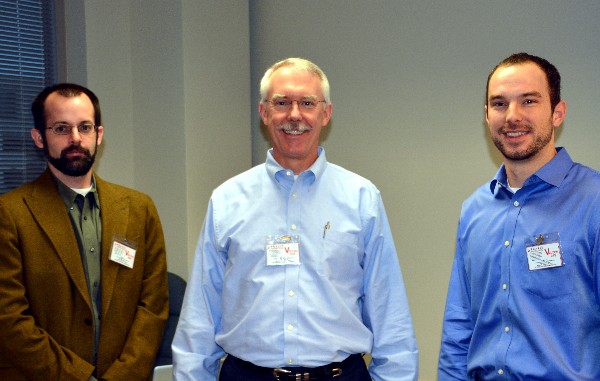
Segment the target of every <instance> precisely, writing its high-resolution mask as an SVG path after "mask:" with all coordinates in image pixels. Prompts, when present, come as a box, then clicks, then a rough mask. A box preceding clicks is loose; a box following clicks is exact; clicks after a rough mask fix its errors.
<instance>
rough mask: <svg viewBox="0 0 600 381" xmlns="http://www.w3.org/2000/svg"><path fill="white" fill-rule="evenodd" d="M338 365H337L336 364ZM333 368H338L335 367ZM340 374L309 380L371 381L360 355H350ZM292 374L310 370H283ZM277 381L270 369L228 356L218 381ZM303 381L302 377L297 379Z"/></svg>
mask: <svg viewBox="0 0 600 381" xmlns="http://www.w3.org/2000/svg"><path fill="white" fill-rule="evenodd" d="M338 364H339V363H338ZM335 367H338V366H337V365H336V366H335ZM340 368H341V369H342V373H341V374H340V375H339V376H337V377H333V375H320V376H319V377H318V378H314V377H313V376H312V375H311V377H310V378H309V380H311V381H312V380H319V381H371V376H370V375H369V372H368V371H367V366H366V365H365V362H364V360H363V358H362V356H360V355H352V356H350V357H349V358H348V359H347V360H345V361H344V362H343V363H342V365H341V366H340ZM285 369H288V370H291V371H292V372H294V373H304V372H308V373H310V372H311V368H292V367H290V368H285ZM279 379H280V380H281V381H286V380H295V379H296V378H295V377H294V376H287V375H282V376H281V377H280V378H279ZM274 380H277V378H275V376H274V375H273V372H272V370H271V369H268V368H263V367H259V366H256V365H253V364H251V363H249V362H246V361H242V360H240V359H238V358H236V357H233V356H231V355H228V356H227V358H225V361H224V362H223V365H222V367H221V373H220V374H219V381H274ZM299 380H300V381H304V380H305V379H304V378H303V377H300V378H299Z"/></svg>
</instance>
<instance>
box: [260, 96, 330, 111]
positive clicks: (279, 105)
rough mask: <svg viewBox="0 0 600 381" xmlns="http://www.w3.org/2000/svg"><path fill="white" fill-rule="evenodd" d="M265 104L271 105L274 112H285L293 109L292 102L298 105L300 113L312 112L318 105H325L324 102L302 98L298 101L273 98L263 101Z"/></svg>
mask: <svg viewBox="0 0 600 381" xmlns="http://www.w3.org/2000/svg"><path fill="white" fill-rule="evenodd" d="M265 102H268V103H270V104H271V106H272V107H273V109H274V110H275V111H281V112H287V111H290V110H291V109H292V107H293V104H294V102H296V104H297V105H298V108H299V109H300V111H313V110H314V109H316V108H317V105H318V104H319V103H326V101H324V100H318V99H313V98H302V99H300V100H295V99H288V98H273V99H265Z"/></svg>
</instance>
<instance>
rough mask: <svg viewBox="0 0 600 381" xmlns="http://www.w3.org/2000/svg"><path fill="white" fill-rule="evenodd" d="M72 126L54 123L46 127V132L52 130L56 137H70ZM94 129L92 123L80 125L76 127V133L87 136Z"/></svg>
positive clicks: (94, 126)
mask: <svg viewBox="0 0 600 381" xmlns="http://www.w3.org/2000/svg"><path fill="white" fill-rule="evenodd" d="M73 127H74V126H72V125H70V124H68V123H56V124H55V125H54V126H52V127H46V129H47V130H52V132H54V133H55V134H56V135H70V134H71V130H73ZM95 129H96V125H95V124H93V123H81V124H80V125H78V126H77V131H78V132H79V133H80V134H82V135H87V134H89V133H90V132H92V131H94V130H95Z"/></svg>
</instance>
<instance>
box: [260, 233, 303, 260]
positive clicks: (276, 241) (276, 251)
mask: <svg viewBox="0 0 600 381" xmlns="http://www.w3.org/2000/svg"><path fill="white" fill-rule="evenodd" d="M265 256H266V262H267V266H287V265H299V264H300V242H298V236H289V235H284V236H268V237H267V244H266V246H265Z"/></svg>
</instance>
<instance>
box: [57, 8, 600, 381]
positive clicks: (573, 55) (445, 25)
mask: <svg viewBox="0 0 600 381" xmlns="http://www.w3.org/2000/svg"><path fill="white" fill-rule="evenodd" d="M61 1H64V2H65V3H66V4H67V9H68V10H69V9H70V10H71V11H70V12H66V16H65V17H66V18H67V20H69V17H70V18H71V20H72V21H73V24H72V25H73V29H72V30H71V31H70V30H69V28H68V27H67V32H66V36H67V37H66V39H67V42H68V43H69V44H71V45H70V46H72V47H73V48H72V49H66V51H67V53H68V54H67V56H68V57H70V58H69V59H70V61H69V63H68V65H67V78H68V77H69V75H70V78H74V79H78V80H79V79H80V78H86V80H87V84H88V85H89V86H90V87H91V88H92V89H93V90H95V91H96V92H97V93H98V95H99V97H100V100H101V102H102V106H103V112H104V122H105V123H104V124H105V127H106V130H105V143H106V144H105V147H104V149H103V152H102V157H101V159H100V166H99V167H98V170H99V172H100V175H101V176H103V177H104V178H106V179H108V180H111V181H114V182H118V183H121V184H124V185H128V186H132V187H135V188H137V189H140V190H142V191H145V192H147V193H149V194H150V195H151V196H152V197H153V198H154V200H155V202H156V204H157V206H158V209H159V212H160V214H161V218H162V221H163V225H164V229H165V234H166V237H167V249H168V263H169V267H170V269H171V270H172V271H174V272H177V273H179V274H181V275H183V276H187V272H188V266H189V265H190V264H191V261H192V255H193V250H194V247H195V245H196V239H197V235H198V232H199V230H200V227H201V224H202V219H203V216H204V212H205V210H206V203H207V201H208V198H209V196H210V192H211V191H212V189H213V188H214V187H215V186H217V185H218V184H219V183H221V182H222V181H224V180H225V179H227V178H229V177H231V176H233V175H235V174H237V173H239V172H241V171H243V170H245V169H247V168H249V167H250V166H252V165H255V164H258V163H261V162H263V161H264V158H265V153H266V150H267V148H268V142H267V141H266V139H265V137H264V135H263V133H262V130H261V127H260V123H259V119H258V117H257V112H256V109H257V103H258V91H257V87H258V80H259V79H260V76H261V75H262V73H263V72H264V70H265V69H266V68H267V67H268V66H269V65H270V64H271V63H273V62H274V61H276V60H279V59H281V58H285V57H288V56H301V57H305V58H308V59H311V60H313V61H315V62H316V63H317V64H319V65H320V66H321V67H322V68H323V69H324V70H325V72H326V73H327V74H328V76H329V80H330V82H331V88H332V100H333V105H334V108H333V110H334V111H333V118H332V122H331V125H330V127H329V130H328V131H327V133H326V137H325V139H324V141H323V145H324V146H325V147H326V150H327V156H328V158H329V159H330V160H331V161H332V162H335V163H337V164H340V165H342V166H344V167H346V168H348V169H350V170H352V171H354V172H357V173H359V174H361V175H363V176H365V177H367V178H369V179H371V180H372V181H373V182H374V183H375V184H376V185H377V186H378V187H379V189H380V190H381V192H382V194H383V197H384V202H385V204H386V208H387V212H388V215H389V218H390V223H391V225H392V229H393V232H394V238H395V241H396V246H397V248H398V252H399V258H400V262H401V265H402V270H403V273H404V277H405V281H406V287H407V291H408V294H409V299H410V300H409V301H410V306H411V310H412V314H413V319H414V323H415V327H416V331H417V340H418V343H419V347H420V351H421V359H420V360H421V367H420V379H421V380H435V379H436V364H437V356H438V350H439V341H440V334H441V324H442V314H443V307H444V303H445V296H446V289H447V284H448V277H449V272H450V267H451V263H452V258H453V255H454V233H455V229H456V221H457V218H458V215H459V212H460V204H461V202H462V200H463V199H464V198H465V197H467V196H468V195H469V194H470V193H471V192H472V191H473V190H474V189H475V188H476V187H477V186H479V185H480V184H482V183H483V182H486V181H488V180H489V179H490V178H491V177H492V176H493V174H494V173H495V171H496V169H497V167H498V166H499V164H500V163H501V158H500V157H499V156H498V154H497V153H496V152H495V149H494V148H493V146H491V145H490V143H489V140H488V134H487V130H486V127H485V124H484V114H483V103H484V90H485V81H486V78H487V74H488V72H489V71H490V70H491V68H492V67H493V66H494V65H495V64H496V63H497V62H498V61H500V60H501V59H502V58H504V57H506V56H507V55H509V54H511V53H513V52H517V51H527V52H530V53H533V54H537V55H541V56H543V57H545V58H547V59H549V60H550V61H551V62H553V63H554V64H555V65H556V66H557V67H558V68H559V70H560V71H561V73H562V76H563V98H564V99H565V100H566V101H567V103H568V106H569V107H568V112H567V118H566V122H565V124H564V125H563V127H562V130H563V131H561V132H560V134H559V137H558V140H557V144H558V145H562V146H566V147H567V148H568V149H569V151H570V154H571V155H572V157H573V158H574V159H575V160H577V161H580V162H583V163H584V164H587V165H590V166H593V167H596V168H600V150H598V149H597V145H598V141H599V139H600V132H599V130H598V125H599V124H600V107H599V106H600V105H599V101H598V100H599V99H600V75H599V74H600V73H599V69H598V62H600V45H599V44H598V43H597V39H598V36H600V23H598V22H597V19H598V18H599V17H600V2H598V1H597V0H587V1H583V0H578V1H573V2H564V1H559V0H553V1H541V0H530V1H527V2H522V1H516V0H507V1H503V2H495V1H481V0H477V1H476V0H464V1H463V0H461V1H458V0H454V1H431V0H429V1H428V0H405V1H369V2H366V1H361V0H346V1H335V0H319V1H316V0H303V1H281V0H260V1H259V0H256V1H248V2H243V1H235V0H230V1H216V0H213V1H205V0H203V1H200V0H177V1H175V0H173V1H166V0H145V1H142V0H130V1H119V2H117V1H106V2H105V1H87V2H85V7H83V6H82V1H83V0H61ZM69 5H71V7H70V6H69ZM79 8H82V9H84V10H83V11H77V12H75V11H73V10H78V9H79ZM81 13H83V15H81ZM74 17H83V19H84V20H85V22H84V26H83V28H82V29H83V32H81V30H80V29H78V28H77V25H78V23H77V22H75V20H73V18H74ZM81 34H83V36H84V38H85V43H84V44H83V48H81V45H82V44H78V43H77V38H78V36H79V38H80V37H81ZM69 41H71V42H69ZM73 50H75V51H73ZM78 51H79V52H81V54H79V55H78V54H76V53H77V52H78ZM78 56H79V57H78ZM74 57H78V58H77V59H76V58H74Z"/></svg>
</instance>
